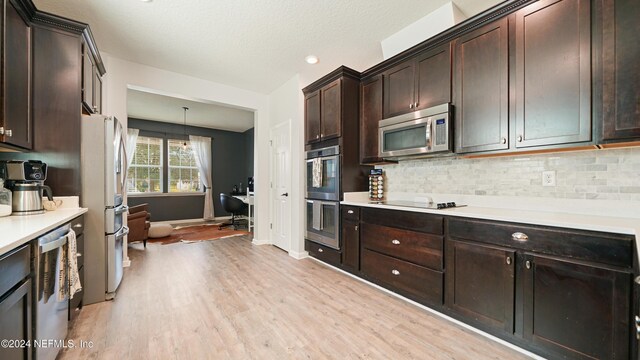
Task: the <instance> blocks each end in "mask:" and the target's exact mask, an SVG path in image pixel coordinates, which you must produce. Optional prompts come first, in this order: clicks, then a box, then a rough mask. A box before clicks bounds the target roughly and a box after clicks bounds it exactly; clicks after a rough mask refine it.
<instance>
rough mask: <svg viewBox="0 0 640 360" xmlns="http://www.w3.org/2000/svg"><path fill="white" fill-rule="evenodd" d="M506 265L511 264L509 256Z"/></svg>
mask: <svg viewBox="0 0 640 360" xmlns="http://www.w3.org/2000/svg"><path fill="white" fill-rule="evenodd" d="M507 265H511V256H507Z"/></svg>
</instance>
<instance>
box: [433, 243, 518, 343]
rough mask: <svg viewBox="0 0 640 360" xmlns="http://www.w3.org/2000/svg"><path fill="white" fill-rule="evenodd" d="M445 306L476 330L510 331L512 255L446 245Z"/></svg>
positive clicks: (485, 247) (501, 250)
mask: <svg viewBox="0 0 640 360" xmlns="http://www.w3.org/2000/svg"><path fill="white" fill-rule="evenodd" d="M446 264H447V271H446V276H447V287H446V297H445V304H446V306H447V307H449V308H451V309H453V310H454V311H455V312H457V313H458V314H460V315H463V316H464V317H465V318H467V319H468V320H469V321H470V322H471V323H473V324H474V325H476V326H479V327H482V328H485V327H489V328H493V329H497V330H500V331H504V332H505V333H509V334H511V333H513V330H514V300H515V291H514V289H515V251H513V250H510V249H505V248H501V247H496V246H488V245H480V244H474V243H467V242H460V241H453V240H451V241H448V242H447V259H446Z"/></svg>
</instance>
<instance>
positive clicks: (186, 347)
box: [59, 236, 526, 360]
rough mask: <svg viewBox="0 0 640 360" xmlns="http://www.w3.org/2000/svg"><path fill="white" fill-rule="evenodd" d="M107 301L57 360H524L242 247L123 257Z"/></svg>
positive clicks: (407, 308)
mask: <svg viewBox="0 0 640 360" xmlns="http://www.w3.org/2000/svg"><path fill="white" fill-rule="evenodd" d="M129 256H130V258H131V260H132V265H131V267H130V268H127V269H126V270H125V276H124V279H123V282H122V284H121V285H120V289H119V290H118V294H117V297H116V299H115V300H114V301H110V302H105V303H100V304H94V305H89V306H85V308H84V309H83V310H82V312H81V313H80V315H79V316H78V318H77V319H76V320H75V322H74V323H73V327H72V329H71V330H70V333H69V338H70V339H73V340H74V342H75V343H76V344H79V342H80V340H85V341H86V340H91V341H93V347H92V348H78V347H76V348H73V349H65V350H64V351H63V352H61V354H60V356H59V359H189V360H191V359H474V360H479V359H523V358H526V357H525V356H524V355H522V354H520V353H518V352H515V351H513V350H511V349H509V348H506V347H504V346H502V345H500V344H498V343H495V342H493V341H491V340H488V339H486V338H484V337H482V336H480V335H477V334H475V333H473V332H470V331H468V330H466V329H464V328H461V327H459V326H457V325H455V324H452V323H450V322H448V321H446V320H443V319H441V318H439V317H437V316H435V315H432V314H430V313H428V312H426V311H424V310H422V309H419V308H417V307H415V306H413V305H411V304H409V303H406V302H404V301H402V300H399V299H397V298H395V297H392V296H390V295H387V294H385V293H383V292H381V291H379V290H377V289H375V288H373V287H371V286H368V285H367V284H363V283H361V282H359V281H357V280H355V279H352V278H350V277H348V276H346V275H344V274H341V273H339V272H336V271H334V270H332V269H329V268H327V267H325V266H323V265H322V264H319V263H317V262H315V261H314V260H311V259H305V260H295V259H293V258H291V257H289V256H288V255H287V254H286V253H285V252H283V251H281V250H279V249H277V248H275V247H273V246H268V245H264V246H255V245H252V244H251V242H250V239H249V237H248V236H242V237H235V238H228V239H222V240H217V241H203V242H198V243H191V244H173V245H154V244H149V245H148V246H147V249H146V250H143V249H142V245H138V244H135V245H133V247H130V248H129Z"/></svg>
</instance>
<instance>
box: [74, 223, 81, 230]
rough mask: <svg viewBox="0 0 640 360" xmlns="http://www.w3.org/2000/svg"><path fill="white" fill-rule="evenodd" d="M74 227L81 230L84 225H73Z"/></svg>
mask: <svg viewBox="0 0 640 360" xmlns="http://www.w3.org/2000/svg"><path fill="white" fill-rule="evenodd" d="M73 227H74V228H76V229H80V228H81V227H82V224H75V225H73Z"/></svg>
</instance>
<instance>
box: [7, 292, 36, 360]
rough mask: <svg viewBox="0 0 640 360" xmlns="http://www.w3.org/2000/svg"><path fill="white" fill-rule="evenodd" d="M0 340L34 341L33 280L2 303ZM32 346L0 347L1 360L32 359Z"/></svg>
mask: <svg viewBox="0 0 640 360" xmlns="http://www.w3.org/2000/svg"><path fill="white" fill-rule="evenodd" d="M0 324H2V326H0V339H3V340H15V341H25V342H26V341H32V340H33V339H32V336H31V325H32V324H31V280H27V281H25V282H24V283H22V285H20V287H18V288H17V289H15V290H13V292H12V293H10V294H9V295H8V296H6V297H5V299H4V300H2V301H1V302H0ZM32 349H33V348H32V347H30V346H25V347H17V346H13V347H8V346H2V347H0V359H31V350H32Z"/></svg>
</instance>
